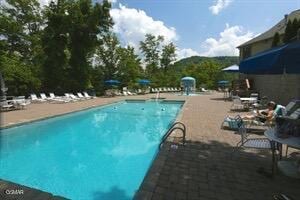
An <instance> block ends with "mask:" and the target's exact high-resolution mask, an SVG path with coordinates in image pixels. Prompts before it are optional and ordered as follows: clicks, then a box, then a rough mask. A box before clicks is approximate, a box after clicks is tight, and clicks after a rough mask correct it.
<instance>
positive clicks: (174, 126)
mask: <svg viewBox="0 0 300 200" xmlns="http://www.w3.org/2000/svg"><path fill="white" fill-rule="evenodd" d="M177 125H180V126H182V127H178V126H177ZM174 130H181V132H182V144H183V145H185V136H186V127H185V125H184V124H183V123H181V122H176V123H174V124H173V125H172V126H171V127H170V128H169V130H168V131H167V132H166V133H165V135H164V136H163V138H162V139H161V142H160V144H159V149H161V147H162V145H163V144H164V142H165V141H166V140H167V138H168V137H169V136H170V135H171V133H173V131H174Z"/></svg>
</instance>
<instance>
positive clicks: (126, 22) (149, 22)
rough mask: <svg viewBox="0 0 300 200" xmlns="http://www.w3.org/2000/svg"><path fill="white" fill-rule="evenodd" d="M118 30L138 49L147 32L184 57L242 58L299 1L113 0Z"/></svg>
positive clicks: (298, 3) (113, 14) (118, 32)
mask: <svg viewBox="0 0 300 200" xmlns="http://www.w3.org/2000/svg"><path fill="white" fill-rule="evenodd" d="M111 1H112V2H113V10H112V12H111V14H112V16H113V19H114V21H115V26H114V31H115V32H116V33H117V34H118V35H119V37H120V39H121V40H122V42H123V44H130V45H133V46H138V42H139V41H140V40H142V39H143V35H144V34H145V33H152V34H155V35H158V34H160V35H163V36H164V37H165V38H166V40H167V41H172V42H174V43H175V44H176V45H177V47H178V54H179V57H186V56H190V55H205V56H221V55H237V54H238V51H237V50H236V49H235V47H236V46H238V45H240V44H241V43H243V42H245V41H247V40H249V39H251V38H253V37H254V36H256V35H257V34H259V33H262V32H264V31H266V30H267V29H268V28H270V27H272V26H273V25H275V24H276V23H277V22H278V21H279V20H281V19H282V18H283V16H284V14H287V13H290V12H291V11H293V10H296V9H300V0H111Z"/></svg>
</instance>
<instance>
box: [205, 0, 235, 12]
mask: <svg viewBox="0 0 300 200" xmlns="http://www.w3.org/2000/svg"><path fill="white" fill-rule="evenodd" d="M232 1H233V0H216V1H215V2H214V4H213V5H212V6H210V7H209V10H210V11H211V13H212V14H214V15H217V14H219V13H220V12H221V11H222V10H223V9H225V8H226V7H227V6H229V4H231V3H232Z"/></svg>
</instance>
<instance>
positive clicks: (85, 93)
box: [83, 92, 97, 99]
mask: <svg viewBox="0 0 300 200" xmlns="http://www.w3.org/2000/svg"><path fill="white" fill-rule="evenodd" d="M83 95H84V97H90V98H92V99H96V98H97V97H96V96H90V95H89V94H88V93H87V92H83Z"/></svg>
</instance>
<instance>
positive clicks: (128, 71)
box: [117, 46, 143, 87]
mask: <svg viewBox="0 0 300 200" xmlns="http://www.w3.org/2000/svg"><path fill="white" fill-rule="evenodd" d="M118 54H119V58H120V61H119V67H118V68H119V70H118V74H117V77H118V80H120V81H121V83H122V85H123V86H129V87H134V86H135V85H136V83H137V81H138V79H139V78H141V77H142V76H143V74H142V72H143V70H142V67H141V61H140V59H139V58H138V55H136V54H135V53H134V48H133V47H130V46H128V47H127V48H119V49H118Z"/></svg>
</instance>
